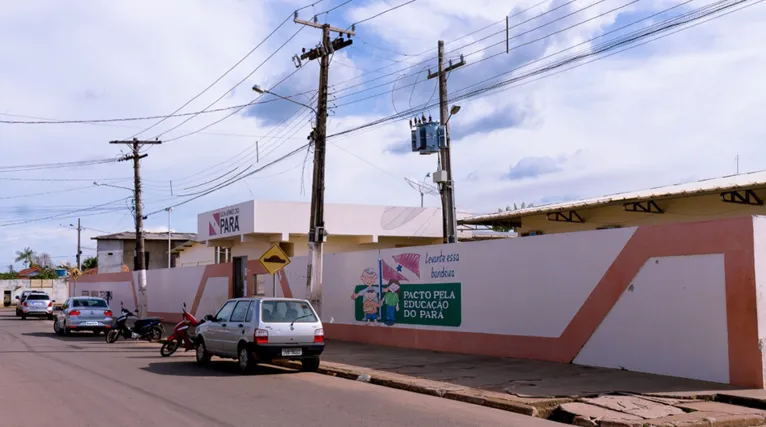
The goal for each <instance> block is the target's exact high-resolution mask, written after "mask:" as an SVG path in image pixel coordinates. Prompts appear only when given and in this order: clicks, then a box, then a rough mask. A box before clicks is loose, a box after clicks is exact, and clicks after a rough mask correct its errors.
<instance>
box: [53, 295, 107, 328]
mask: <svg viewBox="0 0 766 427" xmlns="http://www.w3.org/2000/svg"><path fill="white" fill-rule="evenodd" d="M53 313H54V321H53V331H54V332H56V334H58V335H68V334H69V332H77V331H90V332H93V333H94V334H96V335H98V334H100V333H101V332H104V331H107V330H109V329H111V327H112V323H113V322H114V319H113V318H112V310H110V309H109V304H107V303H106V300H105V299H103V298H95V297H74V298H69V299H68V300H66V302H65V303H64V305H63V306H62V307H56V308H55V310H54V311H53Z"/></svg>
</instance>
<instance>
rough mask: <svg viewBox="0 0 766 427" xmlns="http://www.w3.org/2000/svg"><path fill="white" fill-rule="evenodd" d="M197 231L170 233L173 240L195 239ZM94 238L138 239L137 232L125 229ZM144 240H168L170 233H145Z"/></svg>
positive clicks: (94, 238)
mask: <svg viewBox="0 0 766 427" xmlns="http://www.w3.org/2000/svg"><path fill="white" fill-rule="evenodd" d="M196 238H197V233H170V239H171V240H182V241H187V240H195V239H196ZM92 239H93V240H136V233H135V232H132V231H123V232H121V233H114V234H105V235H103V236H96V237H93V238H92ZM144 240H168V233H144Z"/></svg>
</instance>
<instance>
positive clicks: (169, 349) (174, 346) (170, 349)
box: [160, 340, 179, 357]
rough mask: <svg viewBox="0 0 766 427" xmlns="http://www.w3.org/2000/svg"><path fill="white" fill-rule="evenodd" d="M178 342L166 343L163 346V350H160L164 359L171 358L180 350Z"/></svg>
mask: <svg viewBox="0 0 766 427" xmlns="http://www.w3.org/2000/svg"><path fill="white" fill-rule="evenodd" d="M178 346H179V344H178V341H176V340H173V341H165V344H162V348H160V354H161V355H162V357H169V356H170V355H171V354H173V353H175V352H176V350H178Z"/></svg>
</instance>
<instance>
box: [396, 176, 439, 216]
mask: <svg viewBox="0 0 766 427" xmlns="http://www.w3.org/2000/svg"><path fill="white" fill-rule="evenodd" d="M404 180H405V181H407V184H409V185H410V187H412V189H413V190H415V191H417V192H418V193H420V207H421V208H422V207H423V196H424V195H426V194H437V193H438V192H439V190H437V189H436V188H435V187H432V186H430V185H428V184H426V183H425V179H424V180H423V182H418V181H415V180H414V179H409V178H407V177H404Z"/></svg>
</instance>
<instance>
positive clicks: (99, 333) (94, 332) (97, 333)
mask: <svg viewBox="0 0 766 427" xmlns="http://www.w3.org/2000/svg"><path fill="white" fill-rule="evenodd" d="M93 335H95V336H99V335H101V331H99V330H95V331H93Z"/></svg>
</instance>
